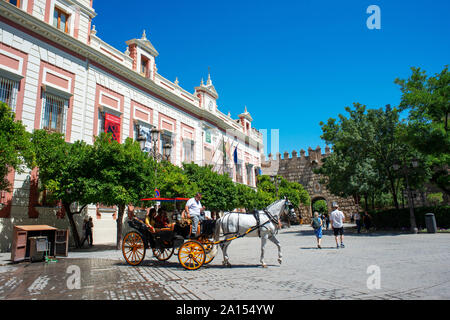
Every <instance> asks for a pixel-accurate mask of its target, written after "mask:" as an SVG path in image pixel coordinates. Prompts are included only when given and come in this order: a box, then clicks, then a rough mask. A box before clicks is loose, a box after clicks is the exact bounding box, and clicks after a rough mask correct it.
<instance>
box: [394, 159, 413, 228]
mask: <svg viewBox="0 0 450 320" xmlns="http://www.w3.org/2000/svg"><path fill="white" fill-rule="evenodd" d="M411 165H412V167H413V168H417V167H418V166H419V161H418V160H417V159H413V160H411ZM392 168H393V169H394V170H395V171H399V170H400V171H401V172H402V173H403V175H404V176H405V182H406V190H407V193H408V206H409V221H410V224H411V232H412V233H418V229H417V225H416V218H415V216H414V203H413V199H412V194H411V188H410V187H409V179H408V176H409V173H410V168H409V166H408V165H407V164H405V163H401V164H400V163H398V162H396V163H394V164H393V165H392Z"/></svg>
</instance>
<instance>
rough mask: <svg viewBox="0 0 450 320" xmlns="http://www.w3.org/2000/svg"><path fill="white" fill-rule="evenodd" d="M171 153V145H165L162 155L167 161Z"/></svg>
mask: <svg viewBox="0 0 450 320" xmlns="http://www.w3.org/2000/svg"><path fill="white" fill-rule="evenodd" d="M171 152H172V145H171V144H165V145H164V146H163V155H164V157H165V158H166V159H167V160H168V159H169V158H170V153H171Z"/></svg>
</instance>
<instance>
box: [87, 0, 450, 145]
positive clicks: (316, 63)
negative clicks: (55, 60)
mask: <svg viewBox="0 0 450 320" xmlns="http://www.w3.org/2000/svg"><path fill="white" fill-rule="evenodd" d="M126 4H127V5H126V6H125V5H124V1H119V0H108V1H107V0H94V9H95V10H96V12H97V14H98V16H97V17H96V18H95V19H94V21H93V24H95V25H96V29H97V31H98V33H97V35H98V36H99V37H100V38H102V39H103V40H104V41H106V42H107V43H109V44H111V45H113V46H114V47H116V48H117V49H119V50H122V51H125V49H126V44H125V41H127V40H129V39H132V38H137V37H140V36H141V35H142V31H143V29H145V30H146V32H147V37H148V38H149V39H150V41H151V42H152V44H153V45H154V46H155V48H156V49H157V50H158V52H159V54H160V55H159V56H158V57H157V60H156V63H157V67H158V72H159V73H160V74H161V75H162V76H164V77H166V78H167V79H169V80H172V81H173V80H175V77H178V79H179V81H180V85H181V86H182V87H183V88H184V89H186V90H188V91H189V92H193V91H194V87H195V86H197V85H199V83H200V79H201V78H202V77H203V78H205V80H206V78H207V74H208V67H211V76H212V80H213V83H214V85H215V87H216V89H217V91H218V93H219V100H218V105H219V109H220V110H221V111H222V112H224V113H225V114H226V113H228V111H230V112H231V114H232V117H233V118H237V115H238V114H239V113H241V112H242V111H243V110H244V106H247V108H248V111H249V112H250V113H251V115H252V116H253V119H254V122H253V126H254V127H256V128H258V129H266V130H268V132H269V137H268V141H269V143H270V131H271V130H272V129H279V130H280V131H279V135H280V141H279V145H280V152H281V153H283V152H284V151H288V152H292V150H297V151H299V150H300V149H305V150H307V149H308V147H309V146H311V147H312V148H313V149H315V148H316V146H320V147H322V149H323V148H324V147H325V143H324V141H322V140H321V139H320V135H321V134H322V131H321V128H320V125H319V122H320V121H324V122H326V121H327V119H328V118H330V117H334V118H335V117H337V116H338V114H339V113H345V110H344V108H345V107H346V106H351V105H352V104H353V102H360V103H362V104H365V105H367V106H368V107H369V108H379V107H384V106H385V105H386V104H391V105H393V106H395V105H397V104H398V103H399V101H400V91H399V87H398V86H397V85H396V84H394V80H395V78H397V77H399V78H407V77H408V76H409V75H410V67H411V66H417V67H421V68H422V69H424V70H426V71H427V72H428V74H435V73H438V72H440V71H441V70H442V69H443V68H444V66H445V65H447V64H450V1H447V0H433V1H430V0H428V1H425V0H408V1H406V0H389V1H379V0H371V1H365V0H346V1H331V0H330V1H318V0H295V1H294V0H291V1H287V0H278V1H265V0H257V1H256V0H240V1H236V0H228V1H211V0H208V1H205V0H197V1H181V0H172V1H137V0H130V1H127V2H126ZM370 5H378V6H379V7H380V9H381V29H380V30H369V29H368V28H367V26H366V20H367V19H368V18H369V16H370V14H367V13H366V9H367V7H369V6H370ZM267 147H268V149H270V144H269V145H268V146H267Z"/></svg>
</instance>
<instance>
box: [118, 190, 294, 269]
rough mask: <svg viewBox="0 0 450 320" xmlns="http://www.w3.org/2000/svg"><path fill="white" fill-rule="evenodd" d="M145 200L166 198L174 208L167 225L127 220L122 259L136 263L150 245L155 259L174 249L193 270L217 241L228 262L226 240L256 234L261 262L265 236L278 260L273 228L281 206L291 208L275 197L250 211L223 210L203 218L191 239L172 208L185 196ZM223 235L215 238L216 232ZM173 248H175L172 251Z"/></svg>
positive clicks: (166, 257)
mask: <svg viewBox="0 0 450 320" xmlns="http://www.w3.org/2000/svg"><path fill="white" fill-rule="evenodd" d="M142 200H146V201H169V202H173V203H174V204H175V211H174V213H173V215H172V221H174V223H171V224H170V226H169V227H168V228H152V227H149V226H148V225H147V224H146V223H145V221H144V220H142V219H139V218H137V217H135V218H133V219H132V220H130V221H128V225H129V226H130V227H131V228H132V229H133V230H132V231H130V232H128V233H127V234H126V235H125V237H124V239H123V243H122V253H123V256H124V258H125V260H126V262H127V263H128V264H130V265H133V266H137V265H139V264H141V263H142V261H143V260H144V258H145V254H146V251H147V250H148V249H151V250H152V252H153V255H154V256H155V257H156V259H158V260H159V261H166V260H169V259H170V258H171V257H172V256H173V254H174V253H175V254H176V255H177V256H178V261H179V262H180V264H181V265H182V266H183V267H184V268H185V269H188V270H196V269H198V268H200V267H201V266H203V265H205V264H208V263H210V262H211V261H213V259H214V257H215V256H216V254H217V245H221V247H222V251H223V256H224V262H223V263H224V264H225V265H227V266H230V264H229V262H228V256H227V254H226V249H227V247H228V245H229V244H230V242H231V241H232V240H234V239H237V238H242V237H244V236H247V235H249V236H259V237H260V238H261V241H262V246H261V263H262V265H263V266H265V263H264V247H265V242H266V241H267V239H269V240H271V241H272V242H274V243H275V244H276V245H277V247H278V255H279V258H278V261H279V263H281V246H280V244H279V242H278V240H277V239H276V238H275V234H276V232H277V228H278V227H279V225H280V220H279V216H280V214H281V213H282V211H283V210H284V211H285V212H286V213H287V214H289V215H292V214H294V215H295V213H293V210H292V208H291V206H292V205H291V203H290V202H289V200H287V199H284V200H278V201H276V202H275V203H273V204H271V205H270V206H268V207H267V209H265V210H262V211H255V212H254V213H253V214H242V213H237V212H229V213H225V215H224V216H223V217H222V218H219V219H218V220H204V221H202V222H201V223H200V224H199V230H198V231H197V235H199V236H198V237H196V238H195V239H191V238H190V235H191V232H192V230H191V228H192V226H191V225H190V224H189V223H186V221H185V220H184V219H182V217H181V213H179V212H178V211H177V209H176V203H177V201H187V200H188V199H186V198H173V199H166V198H150V199H142ZM221 231H222V232H223V236H224V237H225V238H224V239H223V240H219V237H220V235H221V234H220V233H221ZM176 250H177V252H175V251H176Z"/></svg>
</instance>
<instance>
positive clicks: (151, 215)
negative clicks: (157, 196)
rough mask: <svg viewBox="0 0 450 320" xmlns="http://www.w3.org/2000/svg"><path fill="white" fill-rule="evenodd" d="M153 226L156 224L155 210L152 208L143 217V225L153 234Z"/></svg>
mask: <svg viewBox="0 0 450 320" xmlns="http://www.w3.org/2000/svg"><path fill="white" fill-rule="evenodd" d="M155 224H156V209H155V208H154V207H152V208H151V209H150V210H149V211H148V212H147V214H146V215H145V225H146V226H147V227H148V228H149V229H150V231H152V232H153V231H154V227H155Z"/></svg>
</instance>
